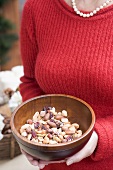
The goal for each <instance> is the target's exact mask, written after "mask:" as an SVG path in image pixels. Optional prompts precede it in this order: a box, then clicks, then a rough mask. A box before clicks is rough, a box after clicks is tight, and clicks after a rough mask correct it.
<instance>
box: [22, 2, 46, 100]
mask: <svg viewBox="0 0 113 170" xmlns="http://www.w3.org/2000/svg"><path fill="white" fill-rule="evenodd" d="M32 4H33V2H32V1H27V2H26V3H25V5H24V9H23V13H22V20H21V30H20V50H21V58H22V64H23V68H24V76H23V77H21V78H20V80H21V82H22V83H21V84H20V93H21V95H22V99H23V101H25V100H27V99H30V98H32V97H36V96H38V95H41V94H44V93H43V91H42V90H41V88H40V87H39V85H38V83H37V81H36V80H35V63H36V58H37V54H38V45H37V41H36V35H35V23H34V19H33V12H32V11H33V9H32Z"/></svg>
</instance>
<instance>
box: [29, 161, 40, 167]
mask: <svg viewBox="0 0 113 170" xmlns="http://www.w3.org/2000/svg"><path fill="white" fill-rule="evenodd" d="M29 162H30V163H31V164H32V165H34V166H38V167H39V164H38V161H36V160H32V161H31V160H29Z"/></svg>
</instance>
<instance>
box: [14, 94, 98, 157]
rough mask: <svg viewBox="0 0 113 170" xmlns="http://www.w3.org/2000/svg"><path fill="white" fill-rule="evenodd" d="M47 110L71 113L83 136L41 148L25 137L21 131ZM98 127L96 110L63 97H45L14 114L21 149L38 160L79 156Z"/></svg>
mask: <svg viewBox="0 0 113 170" xmlns="http://www.w3.org/2000/svg"><path fill="white" fill-rule="evenodd" d="M44 106H51V107H55V109H56V111H57V112H59V111H62V110H67V112H68V119H69V121H70V122H71V123H75V122H76V123H78V124H79V125H80V129H81V130H82V131H83V135H82V136H81V137H79V138H77V139H75V140H73V141H70V142H66V143H59V144H54V145H52V144H39V143H34V142H31V141H29V140H27V139H26V138H24V137H22V136H21V135H20V133H19V130H20V128H21V126H22V125H24V124H25V123H26V120H27V119H32V117H33V115H34V113H35V112H36V111H41V110H42V109H43V107H44ZM94 124H95V114H94V111H93V109H92V108H91V107H90V105H89V104H87V103H86V102H85V101H83V100H81V99H79V98H76V97H73V96H70V95H61V94H52V95H43V96H38V97H35V98H32V99H30V100H27V101H26V102H23V103H22V104H21V105H20V106H19V107H17V109H16V110H15V111H14V112H13V114H12V117H11V129H12V133H13V135H14V136H15V138H16V140H17V142H18V144H19V145H20V147H21V148H22V149H23V150H24V151H26V152H27V153H29V154H30V155H32V156H33V157H35V158H37V159H42V160H61V159H64V158H66V157H68V156H71V155H73V154H74V153H76V152H78V151H79V150H80V149H82V148H83V146H84V145H85V144H86V143H87V141H88V140H89V138H90V136H91V134H92V132H93V128H94Z"/></svg>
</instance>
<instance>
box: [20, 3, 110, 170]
mask: <svg viewBox="0 0 113 170" xmlns="http://www.w3.org/2000/svg"><path fill="white" fill-rule="evenodd" d="M21 54H22V61H23V65H24V73H25V74H24V76H23V77H22V78H21V81H22V84H21V85H20V91H21V94H22V97H23V100H24V101H25V100H27V99H29V98H31V97H35V96H38V95H41V94H48V93H49V94H50V93H63V94H70V95H73V96H76V97H79V98H81V99H83V100H85V101H86V102H88V103H89V104H90V105H91V106H92V108H93V109H94V111H95V114H96V118H97V119H96V124H95V130H96V132H97V133H98V136H99V141H98V147H97V149H96V151H95V153H94V154H93V155H92V156H90V157H88V158H86V159H84V160H82V161H81V162H79V163H75V164H73V165H71V166H66V165H65V163H64V164H52V165H49V166H47V167H46V168H45V170H58V168H59V169H60V170H64V169H65V170H69V169H71V170H78V169H79V170H113V5H111V6H109V7H106V8H104V9H102V10H100V12H98V13H97V14H96V15H94V16H93V17H90V18H82V17H80V16H78V15H76V14H75V13H74V12H73V9H72V8H71V7H69V6H68V5H67V4H66V3H65V2H64V0H45V1H44V0H27V2H26V4H25V6H24V10H23V16H22V25H21Z"/></svg>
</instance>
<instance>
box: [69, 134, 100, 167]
mask: <svg viewBox="0 0 113 170" xmlns="http://www.w3.org/2000/svg"><path fill="white" fill-rule="evenodd" d="M97 141H98V136H97V134H96V133H95V132H93V134H92V136H91V138H90V139H89V141H88V143H87V144H86V145H85V146H84V147H83V149H81V150H80V151H79V152H77V153H76V154H75V155H73V156H71V157H69V158H68V159H67V161H66V164H67V165H71V164H73V163H76V162H80V161H81V160H82V159H84V158H86V157H88V156H90V155H91V154H92V153H93V152H94V150H95V148H96V145H97Z"/></svg>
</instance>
